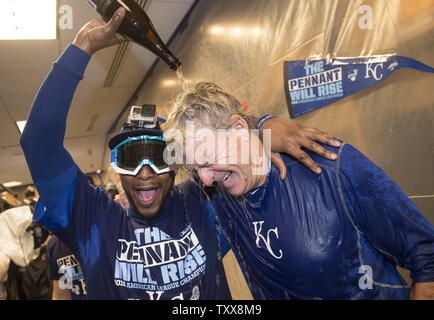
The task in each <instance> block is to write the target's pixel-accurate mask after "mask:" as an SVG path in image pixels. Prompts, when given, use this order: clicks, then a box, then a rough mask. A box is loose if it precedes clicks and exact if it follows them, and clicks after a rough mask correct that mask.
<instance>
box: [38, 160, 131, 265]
mask: <svg viewBox="0 0 434 320" xmlns="http://www.w3.org/2000/svg"><path fill="white" fill-rule="evenodd" d="M124 216H125V212H124V209H123V208H122V207H121V206H120V205H119V204H117V203H116V202H114V201H113V200H111V199H110V198H109V197H107V196H106V194H105V191H104V189H103V188H100V187H93V186H91V185H89V183H88V180H87V178H86V176H85V175H84V174H83V173H82V172H81V171H80V170H79V169H78V168H77V176H76V179H75V180H74V181H73V182H71V183H70V184H69V185H68V187H67V188H66V189H65V190H64V191H63V192H62V193H61V194H60V195H59V196H58V198H57V199H56V200H55V201H54V203H53V204H52V205H51V206H50V207H48V208H46V207H44V206H43V204H42V202H38V203H37V204H36V208H35V212H34V220H35V221H37V222H38V223H40V224H42V225H44V226H45V227H47V228H49V229H50V230H52V231H53V232H54V233H55V234H56V236H57V237H58V238H59V239H60V240H61V241H62V242H63V243H64V244H65V245H66V246H67V247H68V248H69V249H70V250H71V251H72V253H73V254H75V255H76V256H79V257H81V258H82V259H83V262H84V263H85V264H86V263H88V262H89V261H94V260H95V259H96V258H98V256H99V255H100V250H101V245H102V241H103V240H102V237H101V234H102V232H108V234H110V233H111V234H113V233H114V230H115V228H117V227H118V226H119V225H120V223H121V219H122V218H123V217H124Z"/></svg>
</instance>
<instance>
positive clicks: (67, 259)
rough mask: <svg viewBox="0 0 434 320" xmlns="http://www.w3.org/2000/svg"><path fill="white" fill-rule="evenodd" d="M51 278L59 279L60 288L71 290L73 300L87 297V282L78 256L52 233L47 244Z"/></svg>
mask: <svg viewBox="0 0 434 320" xmlns="http://www.w3.org/2000/svg"><path fill="white" fill-rule="evenodd" d="M47 259H48V263H49V267H50V268H49V269H50V279H51V280H58V281H59V288H60V289H62V290H69V292H70V293H71V299H72V300H85V299H86V282H85V278H84V274H83V271H82V270H81V267H80V264H79V263H78V260H77V258H76V257H75V256H74V254H73V253H72V252H71V250H69V249H68V247H67V246H65V244H64V243H63V242H62V241H60V240H59V238H57V237H56V236H55V235H52V236H51V238H50V240H48V244H47Z"/></svg>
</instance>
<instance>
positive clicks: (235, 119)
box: [231, 114, 250, 141]
mask: <svg viewBox="0 0 434 320" xmlns="http://www.w3.org/2000/svg"><path fill="white" fill-rule="evenodd" d="M231 121H232V125H231V130H234V131H235V134H236V136H238V137H241V138H242V139H243V140H244V141H248V140H249V133H250V130H249V125H248V124H247V121H246V120H245V119H244V118H243V117H242V116H240V115H239V114H233V115H231Z"/></svg>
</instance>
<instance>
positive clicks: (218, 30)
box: [210, 26, 223, 34]
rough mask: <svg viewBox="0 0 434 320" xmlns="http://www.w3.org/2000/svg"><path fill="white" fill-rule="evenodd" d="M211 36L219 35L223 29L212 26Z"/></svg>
mask: <svg viewBox="0 0 434 320" xmlns="http://www.w3.org/2000/svg"><path fill="white" fill-rule="evenodd" d="M210 32H211V34H221V33H222V32H223V29H222V28H220V27H219V26H214V27H212V28H211V29H210Z"/></svg>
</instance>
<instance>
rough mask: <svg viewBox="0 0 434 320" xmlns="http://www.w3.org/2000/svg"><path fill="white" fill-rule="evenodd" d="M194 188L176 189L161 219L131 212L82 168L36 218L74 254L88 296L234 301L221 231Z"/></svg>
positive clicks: (37, 211)
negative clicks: (219, 236) (218, 235)
mask: <svg viewBox="0 0 434 320" xmlns="http://www.w3.org/2000/svg"><path fill="white" fill-rule="evenodd" d="M191 188H192V184H191V183H184V184H182V185H178V186H176V187H175V188H174V189H173V191H172V195H171V197H170V198H169V199H168V200H167V202H166V203H165V204H164V206H163V208H162V211H161V213H160V215H159V216H158V217H157V218H155V219H153V220H152V221H151V222H147V221H145V220H144V219H143V218H142V217H141V216H140V214H138V213H137V212H136V211H135V210H134V208H133V206H130V209H129V211H128V212H126V211H125V210H124V209H123V208H122V207H121V206H120V205H119V204H117V203H116V202H114V201H112V200H111V199H110V198H108V197H107V196H106V194H105V192H104V190H103V189H101V188H95V187H92V186H90V185H89V184H88V182H87V179H86V177H85V175H84V174H83V173H82V172H81V171H78V174H77V178H76V181H74V182H73V183H72V184H71V185H70V186H68V188H67V189H66V190H65V191H64V192H63V193H62V194H61V196H60V197H59V198H58V199H57V200H56V201H55V202H54V203H53V205H52V206H51V207H50V208H45V207H44V206H43V203H42V202H38V204H37V205H36V209H35V213H34V219H35V220H36V221H38V222H39V223H41V224H43V225H45V226H46V227H48V228H50V229H51V230H53V231H54V232H55V233H56V235H57V236H58V237H59V239H60V240H61V241H63V242H64V243H65V244H66V245H67V246H68V247H69V248H70V249H71V251H72V252H74V254H75V256H76V257H77V260H78V261H79V263H80V265H81V267H82V269H83V272H84V274H85V276H86V290H87V294H88V299H144V300H160V299H182V300H190V299H191V300H196V299H223V300H225V299H230V298H231V296H230V293H229V288H228V286H227V282H226V277H225V273H224V269H223V265H222V261H221V251H220V249H219V248H218V244H217V241H216V229H215V225H213V224H212V223H211V222H210V220H209V217H208V215H207V214H206V211H205V209H204V207H205V206H204V205H203V203H202V202H201V200H200V198H199V197H197V196H193V194H192V193H191V192H190V189H191Z"/></svg>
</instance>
